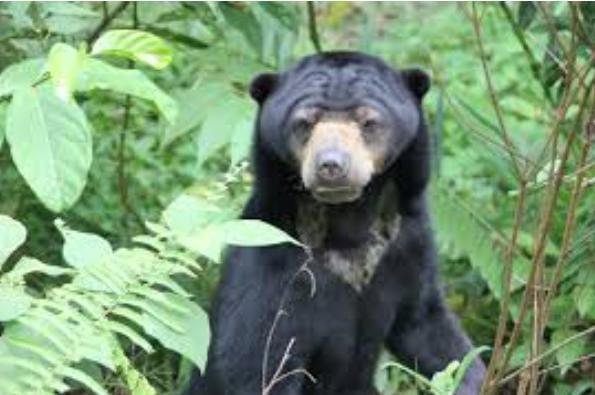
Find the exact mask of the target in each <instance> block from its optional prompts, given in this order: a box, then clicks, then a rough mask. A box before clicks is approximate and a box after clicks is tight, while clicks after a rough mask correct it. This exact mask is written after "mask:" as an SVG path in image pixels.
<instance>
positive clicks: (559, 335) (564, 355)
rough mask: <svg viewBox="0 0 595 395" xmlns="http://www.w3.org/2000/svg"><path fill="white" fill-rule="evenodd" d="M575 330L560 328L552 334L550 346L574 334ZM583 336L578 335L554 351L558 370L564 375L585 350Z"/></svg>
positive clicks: (554, 345)
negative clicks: (558, 365)
mask: <svg viewBox="0 0 595 395" xmlns="http://www.w3.org/2000/svg"><path fill="white" fill-rule="evenodd" d="M576 334H577V332H576V331H574V330H572V329H569V328H561V329H558V330H556V331H554V333H553V334H552V342H551V344H552V347H556V346H557V345H558V344H560V343H562V342H564V341H565V340H567V339H568V338H570V337H572V336H574V335H576ZM585 345H586V340H585V337H584V336H583V337H579V338H577V339H575V340H573V341H571V342H569V343H567V344H565V345H564V346H562V347H561V348H559V349H558V350H557V351H556V360H557V361H558V364H560V372H561V373H562V375H565V374H566V372H567V371H568V369H570V368H571V367H572V364H573V363H574V362H576V360H577V359H579V358H580V357H581V356H582V355H583V354H584V353H585V350H586V347H585Z"/></svg>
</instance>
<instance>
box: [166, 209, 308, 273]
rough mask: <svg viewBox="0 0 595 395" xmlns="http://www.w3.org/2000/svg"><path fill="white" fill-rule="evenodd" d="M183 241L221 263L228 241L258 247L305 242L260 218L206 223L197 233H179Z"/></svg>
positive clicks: (190, 248) (191, 248)
mask: <svg viewBox="0 0 595 395" xmlns="http://www.w3.org/2000/svg"><path fill="white" fill-rule="evenodd" d="M178 241H179V242H180V244H182V245H183V246H184V247H186V248H188V249H189V250H191V251H195V252H197V253H199V254H201V255H204V256H206V257H207V258H209V259H211V260H212V261H214V262H217V263H219V262H220V260H221V252H222V251H223V249H224V248H225V246H226V245H227V244H232V245H237V246H244V247H256V246H266V245H273V244H281V243H292V244H295V245H298V246H302V244H301V243H300V242H299V241H297V240H296V239H294V238H293V237H291V236H290V235H288V234H287V233H285V232H284V231H282V230H281V229H277V228H275V227H274V226H272V225H269V224H267V223H266V222H262V221H259V220H252V219H239V220H233V221H227V222H224V223H219V224H214V225H211V226H207V227H205V228H204V229H202V230H200V231H199V232H197V233H193V234H191V235H186V236H180V237H179V238H178Z"/></svg>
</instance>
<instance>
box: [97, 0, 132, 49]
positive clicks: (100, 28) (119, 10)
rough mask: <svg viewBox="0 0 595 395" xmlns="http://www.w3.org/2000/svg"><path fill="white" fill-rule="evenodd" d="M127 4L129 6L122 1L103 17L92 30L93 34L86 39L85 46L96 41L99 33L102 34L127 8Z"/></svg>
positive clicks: (126, 2)
mask: <svg viewBox="0 0 595 395" xmlns="http://www.w3.org/2000/svg"><path fill="white" fill-rule="evenodd" d="M129 4H130V2H129V1H123V2H121V3H120V4H118V5H117V6H116V7H115V8H114V9H113V10H112V11H111V12H110V13H108V14H106V15H104V17H103V19H102V20H101V22H100V23H99V25H97V27H96V28H95V30H93V32H92V33H91V34H90V35H89V37H88V38H87V44H89V45H91V44H93V43H94V42H95V40H97V38H99V36H100V35H101V33H103V31H104V30H105V29H106V28H107V27H108V26H109V24H110V23H111V22H112V21H113V20H114V19H115V18H116V17H117V16H118V15H120V14H121V13H122V11H124V10H125V9H126V7H128V5H129Z"/></svg>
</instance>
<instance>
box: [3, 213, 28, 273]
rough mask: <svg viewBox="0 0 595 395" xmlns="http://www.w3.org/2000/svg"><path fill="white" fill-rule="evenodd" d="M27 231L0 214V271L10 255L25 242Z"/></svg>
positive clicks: (18, 223) (19, 224) (14, 221)
mask: <svg viewBox="0 0 595 395" xmlns="http://www.w3.org/2000/svg"><path fill="white" fill-rule="evenodd" d="M26 237H27V229H25V227H24V226H23V225H22V224H21V223H20V222H18V221H16V220H14V219H12V218H10V217H9V216H7V215H2V214H0V269H2V265H3V264H4V262H6V260H7V259H8V257H9V256H10V254H12V253H13V252H14V250H16V249H17V248H18V247H19V246H20V245H21V244H23V243H24V242H25V238H26Z"/></svg>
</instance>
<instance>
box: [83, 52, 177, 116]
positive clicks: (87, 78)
mask: <svg viewBox="0 0 595 395" xmlns="http://www.w3.org/2000/svg"><path fill="white" fill-rule="evenodd" d="M77 88H78V89H80V90H82V91H88V90H92V89H109V90H113V91H116V92H120V93H125V94H127V95H132V96H137V97H140V98H143V99H147V100H150V101H152V102H153V103H155V105H156V106H157V108H158V109H159V111H160V112H161V113H162V114H163V115H164V116H165V118H166V119H167V121H168V122H170V123H173V122H174V121H175V119H176V116H177V112H178V108H177V106H176V102H175V101H174V100H173V99H172V98H171V97H169V96H168V95H166V94H165V93H164V92H163V91H162V90H161V89H160V88H159V87H158V86H157V85H155V84H154V83H153V82H152V81H151V80H150V79H149V78H147V76H145V75H144V74H143V73H142V72H140V71H138V70H126V69H119V68H117V67H114V66H111V65H109V64H107V63H105V62H102V61H100V60H97V59H91V58H89V59H87V60H86V61H85V62H84V65H83V70H82V72H81V74H80V76H79V81H78V84H77Z"/></svg>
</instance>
